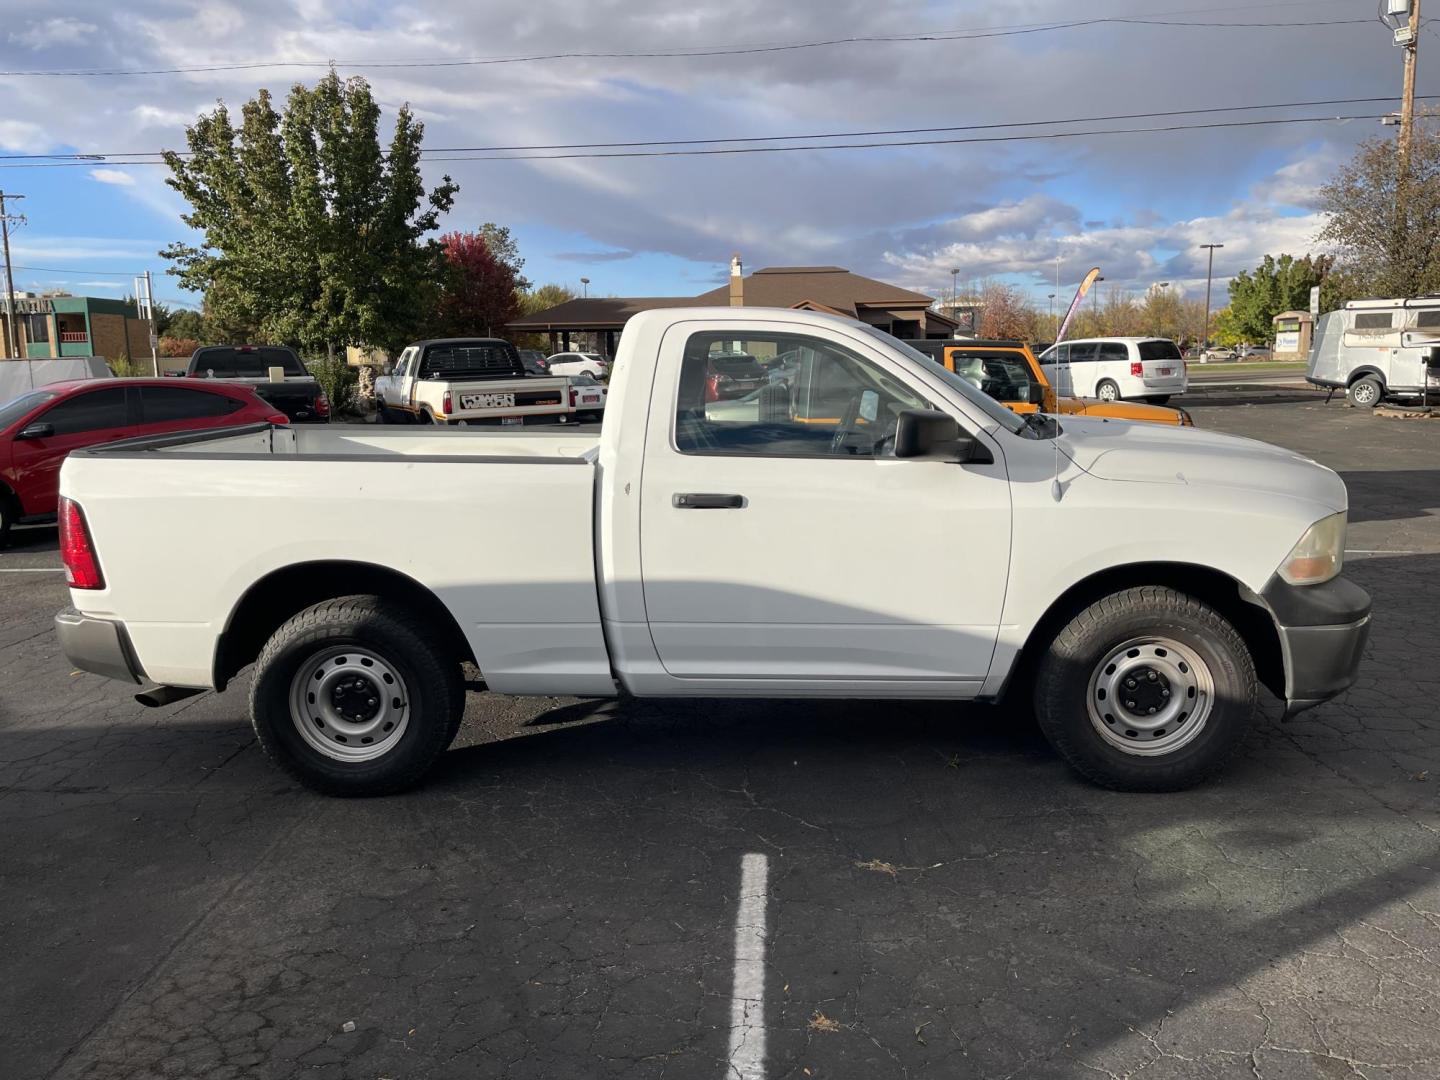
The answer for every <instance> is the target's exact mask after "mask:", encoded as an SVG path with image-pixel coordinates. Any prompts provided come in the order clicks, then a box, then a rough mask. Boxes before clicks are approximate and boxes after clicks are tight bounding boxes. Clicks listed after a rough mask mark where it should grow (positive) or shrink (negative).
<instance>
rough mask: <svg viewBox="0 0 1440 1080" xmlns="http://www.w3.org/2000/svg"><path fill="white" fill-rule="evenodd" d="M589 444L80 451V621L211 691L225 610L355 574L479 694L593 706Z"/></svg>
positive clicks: (154, 668) (305, 444)
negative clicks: (403, 588)
mask: <svg viewBox="0 0 1440 1080" xmlns="http://www.w3.org/2000/svg"><path fill="white" fill-rule="evenodd" d="M596 439H597V436H596V435H595V434H594V433H589V434H587V433H585V432H575V433H569V432H565V433H554V432H553V431H551V430H547V431H545V432H543V433H539V432H531V431H527V430H524V429H519V430H516V431H513V432H511V431H505V432H495V433H493V434H483V435H482V434H477V433H475V432H474V431H473V430H469V431H466V430H453V431H450V430H443V429H441V430H437V429H433V428H413V429H406V428H400V429H395V428H379V427H377V428H373V429H371V428H361V427H328V426H327V427H318V426H317V427H300V428H286V427H272V426H270V425H255V426H251V427H246V428H231V429H229V430H228V431H220V432H212V433H202V434H185V435H176V436H162V437H157V438H149V439H134V440H129V441H127V442H123V443H111V444H109V445H108V446H106V447H104V448H97V449H94V450H83V451H79V452H77V453H75V454H72V455H71V457H70V459H69V461H67V462H66V465H65V469H64V472H63V474H62V477H61V493H62V494H63V495H66V496H67V497H70V498H73V499H75V500H76V501H77V502H78V503H79V505H80V506H81V507H82V509H83V512H84V514H85V518H86V522H87V524H88V526H89V529H90V531H91V534H92V535H93V537H94V540H95V543H96V545H97V549H98V550H99V551H101V552H103V554H102V556H101V560H102V566H103V572H104V575H105V581H106V586H107V587H106V588H105V589H103V590H99V591H96V592H92V593H89V594H88V595H87V597H86V603H87V612H88V613H90V614H93V615H100V616H105V615H119V614H121V613H123V617H124V619H125V622H126V627H127V630H128V632H129V634H130V638H131V641H132V643H133V646H134V650H135V655H136V656H137V657H138V659H139V661H140V662H141V664H142V665H143V666H144V669H145V674H146V675H147V676H148V677H149V678H150V679H151V680H153V681H155V682H159V683H169V684H173V685H177V686H211V685H214V681H215V679H214V664H215V646H216V642H217V640H218V638H219V636H220V634H221V633H222V632H223V630H224V628H225V625H226V623H227V620H228V619H229V617H230V613H231V612H233V611H234V610H235V609H236V607H237V605H238V604H239V602H240V600H241V599H242V598H243V597H244V595H245V594H246V592H247V591H248V590H249V589H251V588H252V587H254V586H255V585H256V583H258V582H261V581H263V580H264V579H265V578H266V577H267V576H268V575H269V574H271V573H274V572H278V571H282V570H284V569H285V568H286V567H293V566H295V565H296V564H300V565H304V564H307V563H316V564H319V563H325V564H331V565H334V564H337V563H339V564H347V563H354V564H361V565H369V566H375V567H382V568H385V569H387V570H390V571H394V572H397V573H399V574H403V575H405V576H406V577H408V578H411V579H412V580H414V581H416V582H418V583H420V584H422V585H424V586H425V587H426V588H428V589H430V590H431V591H432V592H434V594H435V595H436V596H438V597H439V598H440V600H442V601H443V602H444V604H445V605H446V606H447V607H448V608H449V609H450V611H451V612H452V614H453V615H454V616H455V618H456V621H457V622H458V623H459V625H460V628H461V630H462V632H463V633H464V634H465V636H466V638H467V639H468V641H469V643H470V646H471V649H472V651H473V652H474V654H475V657H476V659H477V661H478V662H479V663H480V665H481V669H482V670H483V671H484V672H485V675H486V679H487V681H488V683H489V685H490V686H491V687H492V688H493V689H495V690H497V691H502V692H509V693H518V694H528V693H547V694H554V693H573V694H610V693H613V692H614V683H613V680H612V678H611V671H610V661H609V655H608V653H607V652H606V648H605V641H604V637H603V635H602V632H601V626H600V611H599V601H598V597H597V592H596V585H595V541H594V511H593V507H594V492H595V488H594V477H595V469H594V467H593V464H592V459H593V456H594V455H593V453H592V451H593V450H594V448H595V445H596ZM422 466H423V467H422ZM519 567H524V568H526V569H527V570H528V571H530V573H529V574H527V575H525V576H524V577H517V568H519ZM557 687H558V689H557Z"/></svg>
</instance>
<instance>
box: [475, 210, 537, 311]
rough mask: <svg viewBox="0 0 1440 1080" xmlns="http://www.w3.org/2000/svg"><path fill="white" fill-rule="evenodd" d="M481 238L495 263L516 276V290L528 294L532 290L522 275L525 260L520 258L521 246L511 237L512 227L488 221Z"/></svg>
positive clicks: (527, 280)
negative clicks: (521, 270)
mask: <svg viewBox="0 0 1440 1080" xmlns="http://www.w3.org/2000/svg"><path fill="white" fill-rule="evenodd" d="M480 236H481V238H482V239H483V240H484V241H485V246H486V247H487V248H488V249H489V250H490V254H491V255H492V256H493V257H494V259H495V261H496V262H498V263H500V264H501V265H502V266H505V267H507V268H508V269H509V271H510V273H511V274H513V275H514V277H515V288H516V289H518V290H519V291H520V292H522V293H523V292H527V291H528V290H529V288H530V281H529V279H527V278H526V277H525V276H524V275H523V274H521V273H520V269H521V267H523V266H524V265H525V260H524V259H522V258H521V257H520V245H518V244H517V243H516V242H515V238H514V237H513V236H511V235H510V227H509V226H508V225H496V224H495V223H494V222H493V221H487V222H485V224H484V225H481V226H480Z"/></svg>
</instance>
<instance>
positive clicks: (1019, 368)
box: [908, 339, 1195, 427]
mask: <svg viewBox="0 0 1440 1080" xmlns="http://www.w3.org/2000/svg"><path fill="white" fill-rule="evenodd" d="M908 344H910V345H912V346H914V347H915V348H916V349H919V350H920V351H921V352H924V353H926V354H928V355H930V356H932V357H934V358H935V360H936V361H937V362H938V363H941V364H943V365H944V366H945V367H946V368H947V369H949V370H950V371H953V372H955V373H956V374H958V375H961V376H963V377H964V378H967V379H969V380H970V381H971V382H972V383H974V384H975V386H976V387H978V388H979V389H980V390H983V391H984V392H985V393H987V394H989V395H990V396H991V397H992V398H994V399H995V400H996V401H998V402H1000V404H1002V405H1004V406H1005V407H1006V408H1007V409H1013V410H1014V411H1015V412H1018V413H1034V412H1045V413H1059V414H1060V415H1062V416H1108V417H1111V418H1113V419H1116V420H1143V421H1146V422H1148V423H1152V424H1173V425H1176V426H1179V427H1193V426H1194V423H1195V421H1194V420H1192V419H1191V417H1190V414H1189V413H1188V412H1186V411H1185V410H1184V409H1172V408H1165V407H1163V406H1160V405H1144V404H1137V403H1135V402H1131V401H1096V400H1094V399H1091V400H1085V399H1082V398H1076V397H1061V396H1059V395H1058V394H1056V393H1055V389H1054V387H1052V386H1051V385H1050V382H1049V379H1048V377H1047V376H1046V374H1045V369H1044V368H1042V367H1041V366H1040V362H1039V361H1038V360H1037V359H1036V358H1035V354H1034V353H1033V352H1031V350H1030V346H1028V345H1026V344H1025V343H1024V342H1023V341H950V340H941V339H935V340H930V341H912V342H909V343H908ZM1052 370H1053V369H1052Z"/></svg>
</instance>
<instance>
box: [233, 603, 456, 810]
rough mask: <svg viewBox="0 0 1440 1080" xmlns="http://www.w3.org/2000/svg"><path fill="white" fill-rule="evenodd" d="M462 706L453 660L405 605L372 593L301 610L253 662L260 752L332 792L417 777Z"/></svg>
mask: <svg viewBox="0 0 1440 1080" xmlns="http://www.w3.org/2000/svg"><path fill="white" fill-rule="evenodd" d="M464 708H465V689H464V684H463V682H462V680H461V672H460V664H459V662H458V660H457V659H455V658H453V657H448V656H446V655H444V654H443V652H438V653H437V650H436V649H435V648H434V646H433V643H431V642H429V640H428V639H427V637H426V635H425V631H424V624H423V622H422V620H420V619H419V618H417V617H416V616H415V615H414V614H413V613H411V612H410V611H409V610H408V609H406V608H404V607H402V606H400V605H396V604H392V603H387V602H386V601H383V600H381V599H379V598H378V597H374V596H346V597H341V598H339V599H336V600H326V601H324V602H323V603H319V604H316V605H314V606H313V607H310V608H306V609H305V610H304V611H302V612H300V613H299V614H298V615H296V616H294V617H293V618H291V619H290V620H289V621H288V622H286V623H285V625H283V626H282V627H280V629H279V630H277V631H276V632H275V634H274V636H273V637H271V639H270V640H269V642H268V643H267V644H266V645H265V648H264V650H263V651H262V652H261V654H260V659H259V660H258V661H257V663H256V668H255V680H254V682H253V683H252V685H251V688H250V716H251V720H252V722H253V723H254V725H255V735H256V737H257V738H258V739H259V740H260V745H261V746H262V747H263V748H264V750H265V752H266V753H267V754H269V755H270V757H271V758H272V759H273V760H274V761H275V762H276V764H278V765H279V766H280V767H281V768H283V769H284V770H285V771H286V772H288V773H290V775H292V776H294V777H295V778H296V779H297V780H299V781H300V782H301V783H302V784H304V785H305V786H306V787H308V788H312V789H313V790H315V791H320V792H324V793H326V794H330V795H385V794H389V793H391V792H396V791H403V790H404V789H406V788H408V787H412V786H414V785H415V784H416V783H418V782H419V781H420V780H421V778H422V777H424V775H425V773H426V772H427V771H428V770H429V769H430V767H431V766H432V765H433V764H434V763H435V760H436V759H437V758H438V757H439V756H440V754H441V753H443V752H444V750H445V748H446V747H447V746H449V745H450V742H451V740H452V739H454V737H455V733H456V731H457V730H458V728H459V724H460V716H461V714H462V712H463V711H464Z"/></svg>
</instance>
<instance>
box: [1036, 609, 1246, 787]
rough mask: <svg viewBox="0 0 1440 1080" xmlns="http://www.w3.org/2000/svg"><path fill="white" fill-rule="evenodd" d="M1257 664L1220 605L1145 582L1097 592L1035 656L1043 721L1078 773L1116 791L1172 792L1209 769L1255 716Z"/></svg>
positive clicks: (1217, 765) (1052, 740)
mask: <svg viewBox="0 0 1440 1080" xmlns="http://www.w3.org/2000/svg"><path fill="white" fill-rule="evenodd" d="M1255 694H1256V678H1255V667H1254V663H1253V661H1252V660H1251V657H1250V651H1249V649H1248V648H1246V645H1245V642H1244V639H1242V638H1241V637H1240V635H1239V633H1237V632H1236V630H1235V628H1234V627H1233V626H1231V625H1230V623H1229V622H1228V621H1227V620H1226V619H1225V618H1224V617H1223V616H1222V615H1220V613H1219V612H1217V611H1215V610H1214V609H1213V608H1211V607H1209V606H1208V605H1206V604H1203V603H1201V602H1200V601H1199V600H1196V599H1195V598H1194V597H1191V596H1186V595H1185V594H1183V593H1180V592H1176V591H1175V590H1173V589H1167V588H1161V587H1159V586H1143V587H1140V588H1134V589H1127V590H1125V591H1124V592H1120V593H1116V594H1114V595H1112V596H1107V597H1105V598H1103V599H1101V600H1097V601H1096V602H1095V603H1093V604H1091V605H1090V606H1089V607H1087V608H1086V609H1085V610H1084V611H1081V612H1080V613H1079V614H1078V615H1076V616H1075V617H1074V618H1073V619H1071V620H1070V621H1069V622H1068V623H1067V624H1066V625H1065V626H1064V628H1063V629H1061V630H1060V632H1059V633H1058V634H1056V635H1055V638H1054V639H1053V640H1052V641H1051V643H1050V646H1049V648H1048V649H1047V650H1046V652H1045V654H1044V656H1043V657H1042V658H1041V661H1040V668H1039V678H1038V680H1037V682H1036V686H1035V710H1036V714H1037V716H1038V718H1039V721H1040V727H1041V730H1042V731H1044V733H1045V737H1046V738H1047V739H1049V740H1050V743H1051V745H1052V746H1054V747H1055V749H1056V751H1057V752H1058V753H1059V754H1060V756H1061V757H1063V758H1064V759H1065V760H1066V762H1068V763H1069V764H1070V766H1071V767H1072V768H1074V769H1075V770H1076V771H1077V772H1079V773H1080V774H1081V775H1082V776H1084V777H1086V778H1087V779H1089V780H1091V781H1093V782H1095V783H1097V784H1100V785H1102V786H1104V787H1109V788H1115V789H1117V790H1121V791H1178V790H1182V789H1184V788H1188V787H1192V786H1194V785H1195V784H1198V783H1200V782H1201V781H1202V780H1205V779H1206V778H1207V777H1209V776H1210V775H1212V774H1213V773H1214V772H1216V771H1217V770H1218V769H1219V768H1220V767H1221V766H1222V765H1224V764H1225V762H1226V761H1227V760H1228V759H1229V758H1230V756H1231V755H1232V754H1233V753H1234V752H1235V750H1236V749H1237V748H1238V747H1239V745H1240V743H1241V742H1242V741H1243V740H1244V738H1245V735H1246V734H1247V732H1248V731H1249V729H1250V728H1251V727H1252V726H1253V724H1254V720H1255V716H1256V705H1255Z"/></svg>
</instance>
